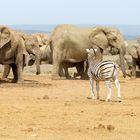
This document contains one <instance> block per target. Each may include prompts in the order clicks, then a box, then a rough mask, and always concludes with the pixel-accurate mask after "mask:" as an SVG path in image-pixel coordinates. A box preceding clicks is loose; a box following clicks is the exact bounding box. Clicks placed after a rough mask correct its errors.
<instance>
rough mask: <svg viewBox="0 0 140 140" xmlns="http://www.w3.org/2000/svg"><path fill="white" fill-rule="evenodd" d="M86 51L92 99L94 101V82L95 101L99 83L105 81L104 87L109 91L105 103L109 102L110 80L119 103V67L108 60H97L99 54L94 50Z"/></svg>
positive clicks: (110, 93)
mask: <svg viewBox="0 0 140 140" xmlns="http://www.w3.org/2000/svg"><path fill="white" fill-rule="evenodd" d="M86 51H87V52H88V64H89V69H88V76H89V79H90V87H91V94H92V99H95V94H94V80H95V81H96V91H97V99H100V96H99V81H105V83H106V86H107V88H108V90H109V92H108V95H107V98H106V101H110V100H111V95H112V80H114V81H115V85H116V87H117V90H118V99H119V101H120V99H121V94H120V83H119V80H118V73H119V67H118V65H117V63H115V62H112V61H110V60H109V61H102V59H99V57H98V56H99V52H98V50H97V49H96V48H94V49H93V48H90V49H86Z"/></svg>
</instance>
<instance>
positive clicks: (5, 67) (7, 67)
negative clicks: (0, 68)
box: [1, 65, 11, 81]
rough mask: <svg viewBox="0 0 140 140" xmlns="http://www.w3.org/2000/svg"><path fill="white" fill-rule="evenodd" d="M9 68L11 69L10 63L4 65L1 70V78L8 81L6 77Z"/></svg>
mask: <svg viewBox="0 0 140 140" xmlns="http://www.w3.org/2000/svg"><path fill="white" fill-rule="evenodd" d="M10 69H11V67H10V65H4V72H3V75H2V78H1V80H4V81H9V79H8V78H7V77H8V75H9V73H10Z"/></svg>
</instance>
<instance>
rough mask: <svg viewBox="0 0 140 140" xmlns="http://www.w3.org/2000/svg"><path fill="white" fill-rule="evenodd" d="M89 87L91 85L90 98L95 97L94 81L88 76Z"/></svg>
mask: <svg viewBox="0 0 140 140" xmlns="http://www.w3.org/2000/svg"><path fill="white" fill-rule="evenodd" d="M90 87H91V95H92V99H95V95H94V81H93V79H92V78H90Z"/></svg>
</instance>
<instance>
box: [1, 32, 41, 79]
mask: <svg viewBox="0 0 140 140" xmlns="http://www.w3.org/2000/svg"><path fill="white" fill-rule="evenodd" d="M13 32H14V34H15V35H17V36H20V38H22V40H23V44H24V50H25V52H26V59H25V60H24V61H25V62H24V66H25V65H26V66H30V65H32V64H33V63H35V64H36V69H37V72H36V74H37V75H38V74H40V60H41V51H40V48H39V42H38V39H37V37H36V36H34V35H29V34H26V33H23V32H17V31H13ZM33 58H34V61H33ZM24 66H23V67H24ZM10 69H11V65H6V66H4V72H3V75H2V80H5V81H7V80H8V79H7V77H8V75H9V73H10Z"/></svg>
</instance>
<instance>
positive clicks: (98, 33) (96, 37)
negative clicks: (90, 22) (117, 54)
mask: <svg viewBox="0 0 140 140" xmlns="http://www.w3.org/2000/svg"><path fill="white" fill-rule="evenodd" d="M89 39H90V41H91V43H92V44H93V45H96V46H98V47H99V48H101V49H103V50H104V49H106V48H107V47H108V40H107V37H106V35H105V33H104V30H103V28H102V27H96V28H94V29H93V30H92V33H91V34H90V36H89Z"/></svg>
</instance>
